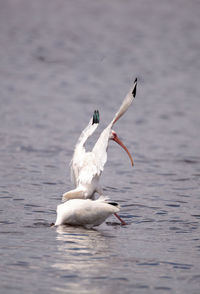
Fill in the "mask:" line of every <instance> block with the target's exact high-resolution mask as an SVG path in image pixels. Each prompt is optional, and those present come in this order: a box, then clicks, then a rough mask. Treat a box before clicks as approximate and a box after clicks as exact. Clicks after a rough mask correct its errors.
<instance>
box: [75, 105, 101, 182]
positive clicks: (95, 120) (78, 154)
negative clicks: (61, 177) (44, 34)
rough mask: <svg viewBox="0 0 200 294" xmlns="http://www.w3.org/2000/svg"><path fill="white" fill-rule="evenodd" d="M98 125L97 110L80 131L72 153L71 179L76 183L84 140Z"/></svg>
mask: <svg viewBox="0 0 200 294" xmlns="http://www.w3.org/2000/svg"><path fill="white" fill-rule="evenodd" d="M98 125H99V112H98V110H95V111H94V114H93V117H92V118H91V119H90V121H89V123H88V125H87V126H86V128H85V129H84V130H83V131H82V132H81V135H80V136H79V138H78V141H77V143H76V146H75V150H74V154H73V157H72V160H71V162H70V170H71V181H72V182H74V184H75V185H77V181H78V177H79V173H80V170H81V165H82V162H83V161H84V156H85V154H86V152H85V147H84V144H85V142H86V140H87V139H88V138H89V137H90V136H91V135H92V134H93V133H94V131H95V130H96V128H97V127H98Z"/></svg>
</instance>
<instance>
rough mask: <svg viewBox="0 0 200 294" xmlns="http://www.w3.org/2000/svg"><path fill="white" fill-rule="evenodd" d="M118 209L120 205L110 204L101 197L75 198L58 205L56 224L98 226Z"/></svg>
mask: <svg viewBox="0 0 200 294" xmlns="http://www.w3.org/2000/svg"><path fill="white" fill-rule="evenodd" d="M118 211H119V207H118V206H116V205H112V204H109V203H108V202H106V201H105V200H103V199H102V200H101V198H100V199H98V200H90V199H73V200H69V201H67V202H65V203H63V204H60V205H58V207H57V219H56V223H55V225H61V224H69V225H82V226H87V227H93V226H98V225H100V224H101V223H103V222H104V221H105V220H106V218H107V217H108V216H110V215H111V214H113V213H117V212H118Z"/></svg>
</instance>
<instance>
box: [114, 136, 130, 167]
mask: <svg viewBox="0 0 200 294" xmlns="http://www.w3.org/2000/svg"><path fill="white" fill-rule="evenodd" d="M113 140H114V141H115V142H116V143H117V144H119V145H120V146H121V147H122V148H123V149H124V150H125V151H126V152H127V154H128V156H129V158H130V160H131V165H132V166H134V162H133V158H132V156H131V154H130V152H129V151H128V149H127V148H126V146H125V145H124V144H123V143H122V141H121V140H120V139H119V138H118V137H117V136H115V137H114V138H113Z"/></svg>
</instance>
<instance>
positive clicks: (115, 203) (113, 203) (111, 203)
mask: <svg viewBox="0 0 200 294" xmlns="http://www.w3.org/2000/svg"><path fill="white" fill-rule="evenodd" d="M108 204H110V205H113V206H118V205H119V204H118V203H117V202H108Z"/></svg>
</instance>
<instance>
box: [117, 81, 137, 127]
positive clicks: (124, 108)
mask: <svg viewBox="0 0 200 294" xmlns="http://www.w3.org/2000/svg"><path fill="white" fill-rule="evenodd" d="M136 88H137V78H136V79H135V81H134V84H133V87H132V88H131V89H130V91H129V92H128V94H127V95H126V97H125V98H124V100H123V102H122V104H121V106H120V108H119V110H118V111H117V112H116V114H115V116H114V118H113V120H112V122H111V123H112V125H114V123H116V121H118V119H119V118H120V117H121V116H122V115H123V114H124V113H125V112H126V111H127V109H128V108H129V107H130V105H131V103H132V102H133V99H134V98H135V96H136Z"/></svg>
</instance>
